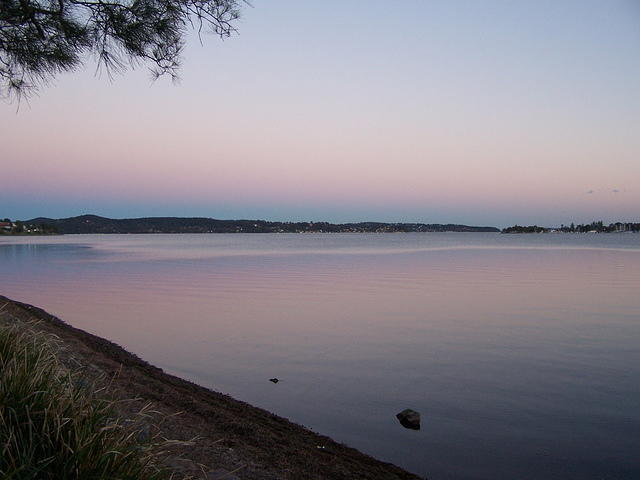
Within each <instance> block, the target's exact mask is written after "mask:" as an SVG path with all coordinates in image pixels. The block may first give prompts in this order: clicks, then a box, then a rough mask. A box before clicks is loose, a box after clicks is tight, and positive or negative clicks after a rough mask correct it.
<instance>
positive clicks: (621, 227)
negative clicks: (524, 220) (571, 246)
mask: <svg viewBox="0 0 640 480" xmlns="http://www.w3.org/2000/svg"><path fill="white" fill-rule="evenodd" d="M624 232H635V233H637V232H640V223H623V222H616V223H610V224H609V225H605V224H604V223H603V222H602V221H598V222H591V223H585V224H580V225H575V224H573V223H572V224H571V225H569V226H567V225H561V226H560V227H556V228H549V227H539V226H538V225H529V226H526V227H523V226H521V225H514V226H513V227H508V228H503V229H502V233H624Z"/></svg>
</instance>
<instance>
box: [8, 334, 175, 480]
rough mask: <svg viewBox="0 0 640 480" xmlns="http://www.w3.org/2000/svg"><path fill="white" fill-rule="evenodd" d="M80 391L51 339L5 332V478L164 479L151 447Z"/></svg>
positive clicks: (91, 391)
mask: <svg viewBox="0 0 640 480" xmlns="http://www.w3.org/2000/svg"><path fill="white" fill-rule="evenodd" d="M83 383H84V382H83V381H82V380H81V377H79V375H78V373H74V372H71V371H69V370H68V369H66V368H64V367H62V365H61V364H60V363H59V362H58V360H57V358H56V355H55V353H54V347H53V346H52V344H51V340H50V339H48V338H45V337H43V335H41V334H36V333H34V332H32V331H25V329H24V328H22V329H20V328H19V327H17V326H12V327H0V478H2V479H6V480H9V479H11V480H31V479H33V480H36V479H37V480H40V479H47V480H48V479H78V480H80V479H82V480H98V479H120V480H129V479H130V480H134V479H135V480H142V479H148V480H156V479H157V480H160V479H165V478H167V477H168V475H167V474H166V473H165V472H164V471H163V470H162V468H160V466H159V460H158V458H157V456H156V454H155V453H154V448H153V446H152V445H150V444H147V445H142V444H140V443H139V442H138V441H137V439H136V434H137V432H136V431H135V430H134V429H132V427H129V426H128V423H127V422H121V421H119V420H117V415H116V414H115V413H114V408H113V402H111V401H109V400H107V399H105V398H101V397H100V392H99V391H98V392H96V389H95V388H91V387H90V386H82V385H83Z"/></svg>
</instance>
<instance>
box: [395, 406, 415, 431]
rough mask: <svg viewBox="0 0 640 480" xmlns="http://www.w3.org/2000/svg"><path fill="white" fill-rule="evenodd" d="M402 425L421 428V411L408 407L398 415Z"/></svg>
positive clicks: (412, 428) (413, 428)
mask: <svg viewBox="0 0 640 480" xmlns="http://www.w3.org/2000/svg"><path fill="white" fill-rule="evenodd" d="M396 418H397V419H398V420H400V425H402V426H403V427H404V428H410V429H411V430H420V413H418V412H416V411H415V410H411V409H410V408H407V409H405V410H403V411H401V412H400V413H399V414H397V415H396Z"/></svg>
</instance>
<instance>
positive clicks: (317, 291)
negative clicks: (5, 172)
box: [0, 233, 640, 480]
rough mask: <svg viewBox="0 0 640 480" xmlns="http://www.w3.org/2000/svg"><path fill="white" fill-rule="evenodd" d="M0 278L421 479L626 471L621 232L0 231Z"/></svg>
mask: <svg viewBox="0 0 640 480" xmlns="http://www.w3.org/2000/svg"><path fill="white" fill-rule="evenodd" d="M0 294H3V295H6V296H8V297H10V298H13V299H15V300H19V301H23V302H27V303H31V304H34V305H37V306H40V307H42V308H44V309H45V310H47V311H49V312H50V313H53V314H55V315H57V316H59V317H61V318H62V319H63V320H65V321H66V322H68V323H70V324H72V325H74V326H76V327H79V328H82V329H84V330H87V331H89V332H91V333H94V334H96V335H99V336H102V337H105V338H108V339H110V340H113V341H114V342H116V343H118V344H120V345H122V346H123V347H125V348H126V349H127V350H129V351H131V352H134V353H136V354H138V355H139V356H141V357H142V358H143V359H145V360H147V361H149V362H150V363H152V364H155V365H157V366H159V367H161V368H163V369H164V370H166V371H168V372H170V373H173V374H176V375H178V376H181V377H184V378H187V379H190V380H193V381H195V382H197V383H200V384H202V385H204V386H207V387H210V388H212V389H214V390H218V391H221V392H225V393H228V394H230V395H232V396H233V397H235V398H237V399H240V400H244V401H247V402H249V403H251V404H254V405H257V406H260V407H263V408H265V409H267V410H270V411H272V412H274V413H277V414H278V415H281V416H284V417H287V418H289V419H291V420H292V421H295V422H297V423H300V424H302V425H305V426H307V427H309V428H311V429H313V430H314V431H317V432H319V433H322V434H326V435H329V436H331V437H333V438H334V439H335V440H337V441H339V442H342V443H346V444H348V445H350V446H353V447H356V448H358V449H360V450H362V451H364V452H366V453H369V454H371V455H373V456H375V457H377V458H379V459H381V460H385V461H389V462H393V463H395V464H397V465H400V466H402V467H404V468H406V469H408V470H410V471H413V472H415V473H417V474H419V475H422V476H428V478H429V479H430V480H448V479H452V480H453V479H456V480H457V479H492V480H494V479H503V478H513V479H536V480H539V479H563V480H570V479H576V480H577V479H580V480H584V479H623V480H624V479H634V480H635V479H638V478H640V453H639V452H640V235H639V234H543V235H501V234H492V233H486V234H484V233H483V234H477V233H433V234H424V233H418V234H244V235H243V234H222V235H216V234H208V235H207V234H204V235H68V236H59V237H0ZM272 377H277V378H279V379H280V380H281V381H280V382H279V383H277V384H274V383H271V382H269V378H272ZM405 408H411V409H414V410H417V411H419V412H420V413H421V415H422V428H421V430H419V431H414V430H408V429H405V428H403V427H402V426H401V425H400V424H399V422H398V420H397V419H396V418H395V414H396V413H398V412H400V411H401V410H403V409H405Z"/></svg>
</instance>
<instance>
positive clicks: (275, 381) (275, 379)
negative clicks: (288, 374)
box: [269, 378, 280, 383]
mask: <svg viewBox="0 0 640 480" xmlns="http://www.w3.org/2000/svg"><path fill="white" fill-rule="evenodd" d="M269 381H270V382H273V383H278V382H279V381H280V380H278V379H277V378H270V379H269Z"/></svg>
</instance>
